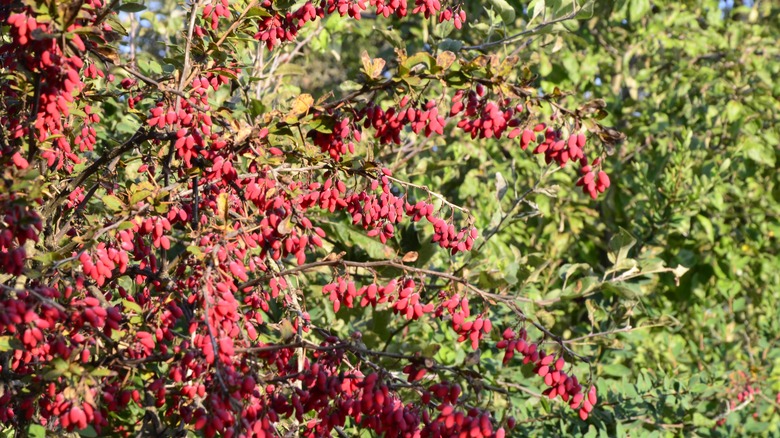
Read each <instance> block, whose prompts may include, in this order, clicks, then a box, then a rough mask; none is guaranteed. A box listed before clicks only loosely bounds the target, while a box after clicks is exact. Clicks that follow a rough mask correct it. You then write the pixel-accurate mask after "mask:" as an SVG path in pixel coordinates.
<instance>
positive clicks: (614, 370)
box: [601, 363, 632, 377]
mask: <svg viewBox="0 0 780 438" xmlns="http://www.w3.org/2000/svg"><path fill="white" fill-rule="evenodd" d="M601 369H602V372H603V373H604V374H606V375H608V376H614V377H624V376H630V375H631V373H632V372H631V368H629V367H627V366H625V365H623V364H619V363H612V364H606V365H604V366H602V367H601Z"/></svg>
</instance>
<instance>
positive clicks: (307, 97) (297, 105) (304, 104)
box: [288, 94, 314, 117]
mask: <svg viewBox="0 0 780 438" xmlns="http://www.w3.org/2000/svg"><path fill="white" fill-rule="evenodd" d="M312 105H314V98H313V97H311V94H301V95H299V96H298V97H296V98H295V101H294V102H293V105H292V110H290V114H288V117H289V116H298V115H301V114H306V113H307V112H308V111H309V108H311V106H312Z"/></svg>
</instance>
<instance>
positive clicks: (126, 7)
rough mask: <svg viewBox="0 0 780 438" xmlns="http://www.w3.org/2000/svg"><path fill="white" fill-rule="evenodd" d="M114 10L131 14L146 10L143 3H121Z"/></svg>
mask: <svg viewBox="0 0 780 438" xmlns="http://www.w3.org/2000/svg"><path fill="white" fill-rule="evenodd" d="M116 9H117V10H118V11H121V12H130V13H132V12H141V11H143V10H145V9H146V6H145V5H144V4H143V3H122V4H121V5H119V7H118V8H116Z"/></svg>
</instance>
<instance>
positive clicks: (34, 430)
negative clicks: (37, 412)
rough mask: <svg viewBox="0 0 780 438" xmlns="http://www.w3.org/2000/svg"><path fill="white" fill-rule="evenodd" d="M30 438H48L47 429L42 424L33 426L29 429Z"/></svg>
mask: <svg viewBox="0 0 780 438" xmlns="http://www.w3.org/2000/svg"><path fill="white" fill-rule="evenodd" d="M27 436H28V437H29V438H46V428H45V427H43V426H41V425H40V424H31V425H29V426H28V427H27Z"/></svg>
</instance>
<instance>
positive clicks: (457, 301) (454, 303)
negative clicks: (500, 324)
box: [436, 293, 493, 350]
mask: <svg viewBox="0 0 780 438" xmlns="http://www.w3.org/2000/svg"><path fill="white" fill-rule="evenodd" d="M442 294H443V293H442ZM445 312H447V313H449V315H450V317H451V318H452V328H453V330H455V332H456V333H458V342H464V341H466V340H470V341H471V348H472V349H474V350H476V349H477V348H479V341H481V340H482V338H484V337H485V336H486V335H488V334H489V333H490V331H491V330H492V329H493V323H492V322H491V321H490V319H488V318H487V317H486V316H485V315H484V314H480V315H478V316H476V317H475V318H474V319H472V320H469V318H470V317H471V309H470V308H469V300H468V298H466V297H461V296H460V295H459V294H455V295H453V296H452V297H449V298H448V299H445V300H444V301H442V303H441V305H440V306H438V307H437V308H436V316H438V317H442V316H443V315H444V313H445Z"/></svg>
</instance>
